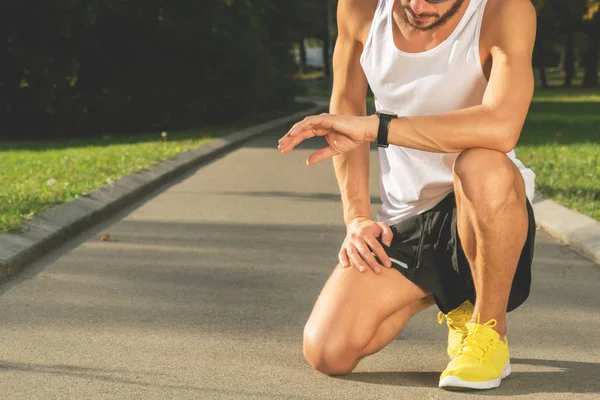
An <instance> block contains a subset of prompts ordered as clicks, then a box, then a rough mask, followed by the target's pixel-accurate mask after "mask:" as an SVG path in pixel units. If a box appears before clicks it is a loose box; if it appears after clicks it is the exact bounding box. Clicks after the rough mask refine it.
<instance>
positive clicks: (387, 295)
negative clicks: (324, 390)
mask: <svg viewBox="0 0 600 400" xmlns="http://www.w3.org/2000/svg"><path fill="white" fill-rule="evenodd" d="M431 304H433V300H432V298H431V296H428V293H427V292H426V291H424V290H423V289H421V288H420V287H419V286H417V285H415V284H414V283H412V282H410V281H409V280H408V279H406V278H405V277H404V276H403V275H402V274H400V272H398V271H396V270H394V269H384V270H383V272H382V273H381V274H379V275H376V274H375V273H373V272H372V271H367V272H366V273H360V272H358V271H357V270H356V269H355V268H341V267H340V266H339V265H338V266H337V267H336V268H335V269H334V271H333V273H332V274H331V276H330V277H329V280H328V281H327V283H326V284H325V287H324V288H323V291H322V292H321V294H320V295H319V298H318V299H317V302H316V304H315V307H314V309H313V311H312V313H311V315H310V318H309V319H308V322H307V323H306V327H305V328H304V356H305V357H306V359H307V361H308V362H309V363H310V364H311V365H312V366H313V367H314V368H315V369H317V370H318V371H321V372H323V373H325V374H328V375H345V374H348V373H350V372H352V370H353V369H354V368H355V367H356V365H357V364H358V362H359V361H360V359H361V358H363V357H366V356H367V355H370V354H373V353H375V352H377V351H379V350H381V349H382V348H384V347H385V346H386V345H387V344H388V343H390V342H391V341H392V340H393V339H394V337H396V335H397V334H398V333H399V332H400V331H401V330H402V328H403V327H404V325H405V324H406V322H407V321H408V320H409V319H410V317H411V316H412V315H414V314H415V313H416V312H418V311H420V310H422V309H423V308H425V307H427V306H429V305H431Z"/></svg>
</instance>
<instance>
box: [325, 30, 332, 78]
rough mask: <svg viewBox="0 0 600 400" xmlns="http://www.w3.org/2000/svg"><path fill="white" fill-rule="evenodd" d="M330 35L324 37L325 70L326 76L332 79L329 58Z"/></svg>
mask: <svg viewBox="0 0 600 400" xmlns="http://www.w3.org/2000/svg"><path fill="white" fill-rule="evenodd" d="M330 40H331V39H330V38H329V34H326V35H323V69H324V70H325V76H326V77H328V78H329V77H331V59H330V58H329V42H330Z"/></svg>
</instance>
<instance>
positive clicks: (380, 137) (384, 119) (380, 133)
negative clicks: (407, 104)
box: [377, 111, 397, 148]
mask: <svg viewBox="0 0 600 400" xmlns="http://www.w3.org/2000/svg"><path fill="white" fill-rule="evenodd" d="M377 115H378V116H379V127H378V128H377V147H382V148H387V147H388V146H389V143H388V134H389V129H390V123H391V122H392V119H393V118H396V117H397V116H396V115H394V114H387V113H384V112H379V111H378V112H377Z"/></svg>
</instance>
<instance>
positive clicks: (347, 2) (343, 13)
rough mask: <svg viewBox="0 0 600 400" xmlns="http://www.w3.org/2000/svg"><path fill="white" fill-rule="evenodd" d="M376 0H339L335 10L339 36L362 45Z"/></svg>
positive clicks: (369, 26) (375, 6) (367, 32)
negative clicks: (351, 39)
mask: <svg viewBox="0 0 600 400" xmlns="http://www.w3.org/2000/svg"><path fill="white" fill-rule="evenodd" d="M376 8H377V0H339V1H338V10H337V22H338V32H339V34H340V35H344V36H347V37H349V38H353V39H354V40H356V41H358V42H360V43H364V42H365V41H366V39H367V37H368V35H369V29H370V28H371V22H372V20H373V15H374V14H375V9H376Z"/></svg>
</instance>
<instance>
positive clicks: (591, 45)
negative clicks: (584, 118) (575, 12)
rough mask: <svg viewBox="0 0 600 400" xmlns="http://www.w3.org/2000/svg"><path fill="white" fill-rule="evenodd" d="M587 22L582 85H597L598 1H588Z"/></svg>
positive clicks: (599, 18)
mask: <svg viewBox="0 0 600 400" xmlns="http://www.w3.org/2000/svg"><path fill="white" fill-rule="evenodd" d="M587 5H588V9H587V13H586V15H585V17H584V19H585V20H587V26H586V28H587V29H586V31H587V37H588V44H587V50H586V55H585V60H584V69H585V73H584V77H583V84H584V85H590V86H593V85H598V51H600V50H599V49H600V0H589V1H588V4H587Z"/></svg>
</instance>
